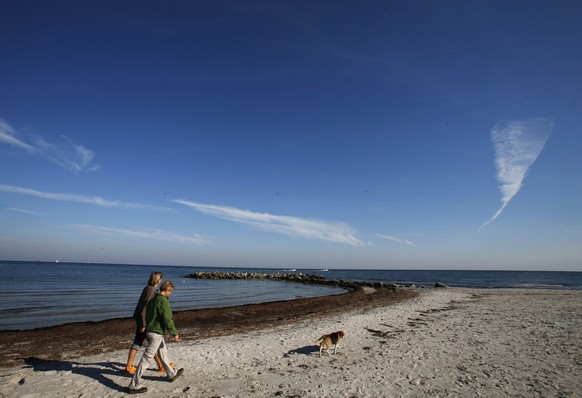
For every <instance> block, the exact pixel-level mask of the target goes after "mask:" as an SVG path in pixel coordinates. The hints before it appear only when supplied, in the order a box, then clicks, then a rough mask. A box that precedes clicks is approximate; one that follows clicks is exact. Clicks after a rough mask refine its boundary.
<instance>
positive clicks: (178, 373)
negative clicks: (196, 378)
mask: <svg viewBox="0 0 582 398" xmlns="http://www.w3.org/2000/svg"><path fill="white" fill-rule="evenodd" d="M182 373H184V368H180V369H178V371H177V372H176V374H175V375H174V377H172V378H171V379H168V381H169V382H170V383H173V382H175V381H176V379H177V378H178V377H180V376H181V375H182Z"/></svg>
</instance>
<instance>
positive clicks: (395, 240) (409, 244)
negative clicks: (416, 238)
mask: <svg viewBox="0 0 582 398" xmlns="http://www.w3.org/2000/svg"><path fill="white" fill-rule="evenodd" d="M376 236H378V237H380V238H382V239H386V240H390V241H392V242H396V243H400V244H402V245H406V246H410V247H414V248H417V246H416V245H415V244H414V243H412V242H411V241H409V240H407V239H400V238H396V237H395V236H388V235H382V234H376Z"/></svg>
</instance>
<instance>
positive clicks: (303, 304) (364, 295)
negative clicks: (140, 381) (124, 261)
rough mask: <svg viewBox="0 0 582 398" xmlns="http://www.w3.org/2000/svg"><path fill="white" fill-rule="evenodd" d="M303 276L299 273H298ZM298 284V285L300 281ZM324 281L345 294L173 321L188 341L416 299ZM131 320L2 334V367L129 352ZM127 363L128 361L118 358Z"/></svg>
mask: <svg viewBox="0 0 582 398" xmlns="http://www.w3.org/2000/svg"><path fill="white" fill-rule="evenodd" d="M293 275H296V276H297V275H300V274H293ZM296 282H297V281H296ZM328 282H330V281H327V280H325V279H323V280H319V281H315V280H313V279H312V280H311V281H309V282H301V283H314V284H315V283H318V284H324V285H330V284H332V285H334V286H338V287H342V288H345V289H346V290H347V291H346V292H345V293H341V294H336V295H331V296H321V297H311V298H300V299H295V300H285V301H276V302H268V303H261V304H248V305H241V306H235V307H225V308H211V309H201V310H189V311H176V312H174V321H175V323H176V325H177V327H178V330H179V331H180V334H181V337H182V339H183V340H184V341H194V340H200V339H206V338H212V337H215V336H227V335H233V334H236V333H245V332H250V331H255V330H262V329H267V328H272V327H276V326H280V325H286V324H290V323H293V322H297V321H300V320H303V319H306V318H310V319H320V318H322V317H328V316H337V315H341V314H344V313H349V312H352V311H355V310H360V311H365V310H367V309H371V308H377V307H381V306H386V305H390V304H392V303H394V302H397V301H401V300H405V299H407V298H410V297H413V296H414V295H415V294H416V293H415V291H414V290H413V289H402V288H399V287H396V286H391V285H387V284H378V283H372V284H368V283H365V282H364V283H362V282H344V281H331V283H328ZM134 328H135V325H134V321H133V319H131V318H123V319H111V320H105V321H99V322H82V323H72V324H67V325H62V326H54V327H48V328H40V329H35V330H24V331H0V349H1V350H2V352H3V353H4V355H3V356H2V358H1V359H0V367H11V366H19V365H24V364H26V363H29V362H30V361H31V360H42V361H62V360H69V359H73V358H78V357H82V356H85V355H93V354H101V353H106V352H112V351H116V350H122V349H129V346H130V345H131V343H132V340H133V333H134ZM118 360H119V361H120V362H124V361H125V360H126V358H118Z"/></svg>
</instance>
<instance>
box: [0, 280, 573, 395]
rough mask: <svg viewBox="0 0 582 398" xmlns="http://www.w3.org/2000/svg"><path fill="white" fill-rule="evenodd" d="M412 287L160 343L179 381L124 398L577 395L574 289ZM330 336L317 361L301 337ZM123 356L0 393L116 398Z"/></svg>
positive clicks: (150, 381) (20, 376)
mask: <svg viewBox="0 0 582 398" xmlns="http://www.w3.org/2000/svg"><path fill="white" fill-rule="evenodd" d="M421 291H422V294H421V295H420V297H418V298H415V299H413V300H409V301H406V302H403V303H400V304H396V305H393V306H389V307H384V308H381V309H375V310H371V311H368V312H365V313H361V314H356V313H353V314H350V315H344V316H340V317H334V318H327V319H320V320H314V319H309V320H306V321H303V322H301V323H299V324H296V325H293V326H286V327H281V328H277V329H271V330H268V331H262V332H252V333H249V334H240V335H236V336H231V337H221V338H214V339H212V338H211V339H207V340H202V341H197V342H190V343H189V342H181V343H178V344H170V355H171V358H172V361H174V362H176V364H177V366H178V367H184V368H186V371H185V373H184V375H183V376H182V377H181V378H179V379H178V380H177V381H176V382H175V383H168V382H166V381H164V380H163V379H162V378H161V377H160V376H158V375H157V373H155V372H154V371H148V372H146V380H145V382H144V383H145V385H146V386H147V387H148V388H149V391H148V393H146V394H141V395H136V396H144V397H154V396H155V397H184V398H186V397H358V398H360V397H480V396H482V397H498V396H511V397H576V396H577V397H580V396H582V292H576V291H541V290H467V289H427V290H421ZM178 326H179V325H178ZM340 329H341V330H344V331H345V332H346V334H347V339H346V340H345V341H344V342H343V343H342V348H341V349H340V350H339V351H338V353H337V355H335V356H334V355H332V356H328V355H326V354H324V355H323V356H322V357H321V358H319V351H318V347H316V346H315V345H314V344H313V342H312V341H313V340H314V339H316V338H318V337H319V336H320V335H322V334H324V333H329V332H332V331H336V330H340ZM126 354H127V352H126V351H117V352H114V353H108V354H102V355H97V356H91V357H84V358H82V359H79V360H71V361H62V362H59V363H52V364H44V365H38V366H36V367H35V368H32V367H18V368H11V369H0V396H1V397H22V398H25V397H120V396H125V395H126V394H125V388H126V387H127V385H128V384H129V377H128V376H125V375H123V373H122V372H121V371H120V370H121V369H122V368H123V366H124V362H125V360H126Z"/></svg>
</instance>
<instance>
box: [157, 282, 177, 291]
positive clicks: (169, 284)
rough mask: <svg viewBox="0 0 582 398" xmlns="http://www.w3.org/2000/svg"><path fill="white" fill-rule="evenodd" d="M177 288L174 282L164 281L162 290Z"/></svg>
mask: <svg viewBox="0 0 582 398" xmlns="http://www.w3.org/2000/svg"><path fill="white" fill-rule="evenodd" d="M174 289H175V287H174V284H173V283H172V282H171V281H164V283H162V287H161V288H160V290H161V291H162V292H167V291H170V292H171V291H173V290H174Z"/></svg>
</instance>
